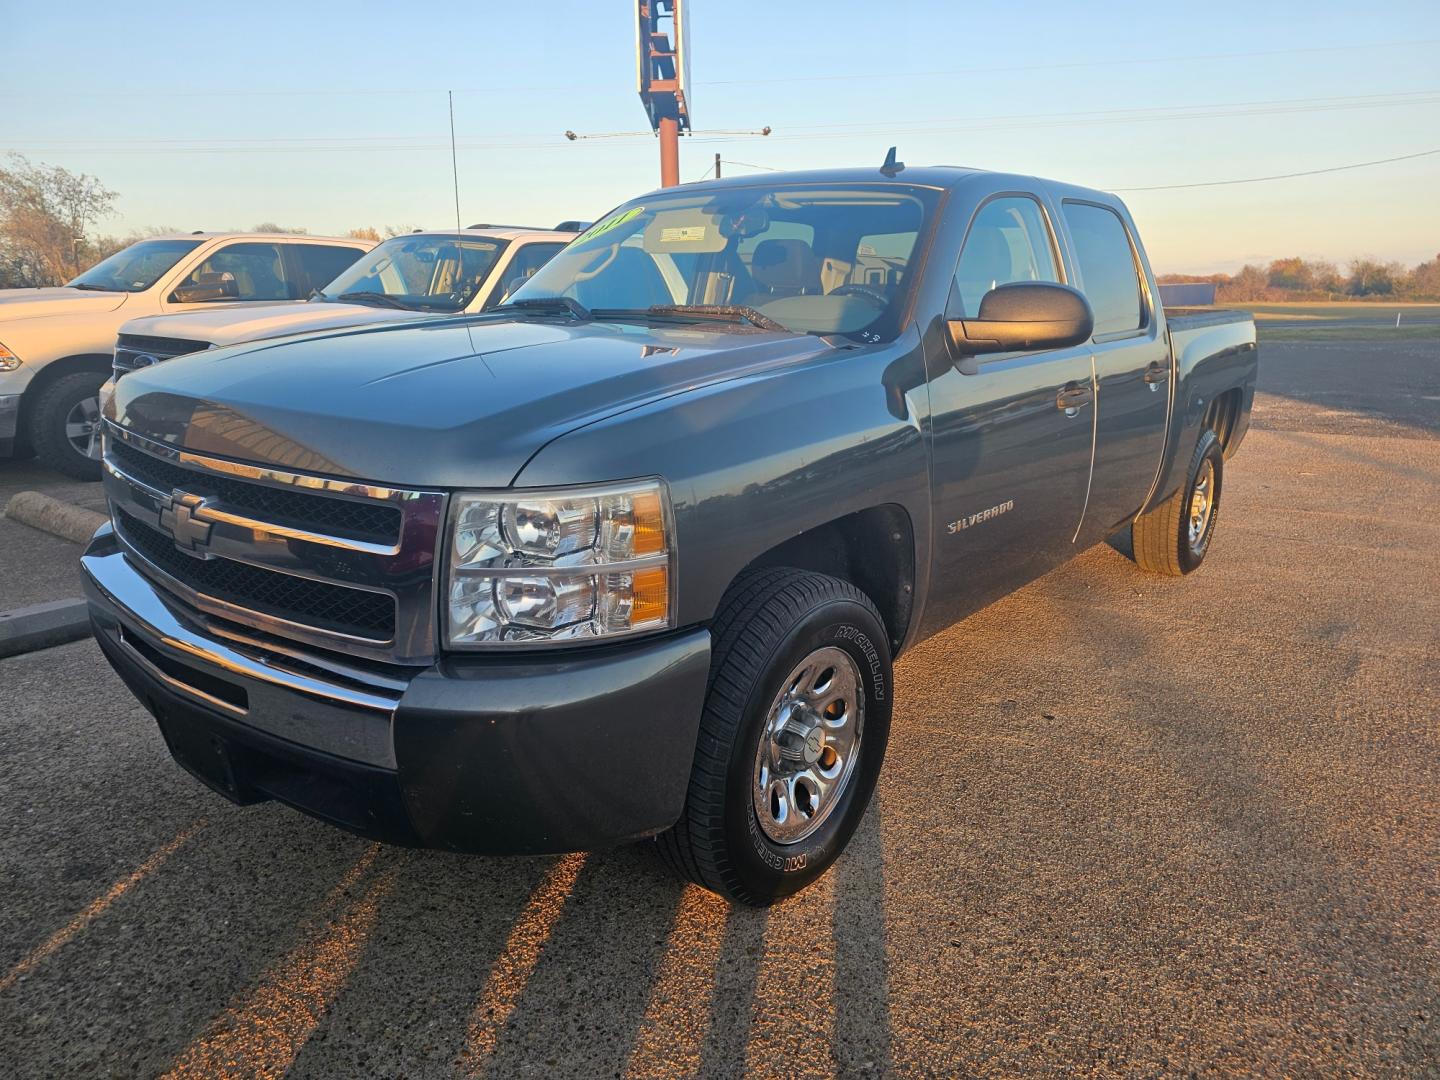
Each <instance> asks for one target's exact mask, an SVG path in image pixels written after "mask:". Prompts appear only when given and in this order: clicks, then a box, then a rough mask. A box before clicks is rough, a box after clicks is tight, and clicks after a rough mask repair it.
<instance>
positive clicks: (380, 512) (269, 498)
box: [110, 440, 401, 544]
mask: <svg viewBox="0 0 1440 1080" xmlns="http://www.w3.org/2000/svg"><path fill="white" fill-rule="evenodd" d="M110 453H111V455H112V456H113V458H114V460H115V464H117V465H118V466H120V468H121V469H122V470H123V471H124V472H126V473H128V474H129V475H130V476H133V477H134V478H135V479H137V480H139V481H141V482H142V483H146V484H149V485H150V486H151V487H153V488H157V489H159V490H160V491H165V492H169V491H171V490H173V489H175V488H180V489H181V490H187V489H194V488H196V485H197V483H198V484H199V485H200V486H201V487H203V488H204V490H205V492H206V493H213V494H214V495H215V496H216V497H217V498H218V499H219V500H220V501H221V502H223V503H224V504H225V506H226V507H227V508H229V509H232V510H235V511H237V512H239V513H244V514H248V515H249V516H251V517H256V518H260V519H263V520H265V521H270V522H274V523H276V524H281V525H293V526H295V527H297V528H303V529H311V530H313V531H316V532H323V533H334V534H335V535H337V536H343V537H348V538H350V539H354V540H369V541H373V542H375V543H381V544H395V543H399V541H400V520H401V514H400V509H399V507H396V506H391V505H389V504H388V503H381V502H371V501H365V502H361V501H359V500H351V499H343V498H336V497H334V496H331V495H311V494H309V493H307V492H303V491H286V490H285V489H284V488H273V487H262V486H260V485H258V484H252V483H249V482H247V481H245V480H232V479H230V478H229V477H225V476H205V477H204V478H203V481H201V480H200V478H198V477H197V476H196V474H195V473H194V472H193V471H192V470H190V469H186V468H184V467H182V466H180V465H174V464H171V463H170V462H168V461H166V460H165V459H164V458H158V457H155V456H154V455H153V454H147V453H145V452H144V451H143V450H136V449H135V448H134V447H132V446H130V445H128V444H127V443H123V442H120V441H118V440H116V441H114V442H112V443H111V445H110Z"/></svg>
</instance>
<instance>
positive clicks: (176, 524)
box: [160, 490, 210, 559]
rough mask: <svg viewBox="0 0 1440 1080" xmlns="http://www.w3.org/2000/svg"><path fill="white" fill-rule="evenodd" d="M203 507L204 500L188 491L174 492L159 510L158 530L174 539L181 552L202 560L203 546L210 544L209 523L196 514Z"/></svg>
mask: <svg viewBox="0 0 1440 1080" xmlns="http://www.w3.org/2000/svg"><path fill="white" fill-rule="evenodd" d="M204 507H205V498H204V496H202V495H196V494H194V493H193V492H189V491H179V490H177V491H174V492H172V493H171V495H170V498H169V500H168V501H167V502H166V504H165V505H163V506H162V507H161V508H160V528H162V529H164V530H165V531H166V532H168V533H169V534H170V535H171V536H173V537H174V538H175V546H176V547H178V548H179V549H180V550H181V551H184V552H188V553H189V554H191V555H196V556H199V557H200V558H202V559H204V558H207V557H208V552H207V551H206V550H205V546H206V545H207V544H208V543H209V542H210V522H208V521H204V520H202V519H201V518H200V517H199V516H198V514H199V513H200V511H201V510H202V509H204Z"/></svg>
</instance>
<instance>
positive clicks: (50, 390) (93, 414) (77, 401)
mask: <svg viewBox="0 0 1440 1080" xmlns="http://www.w3.org/2000/svg"><path fill="white" fill-rule="evenodd" d="M106 378H107V376H106V374H105V373H104V372H100V371H76V372H72V373H71V374H69V375H62V376H61V377H60V378H58V379H56V380H55V381H54V382H53V383H51V384H50V385H49V386H47V387H46V388H45V389H44V390H43V391H42V392H41V394H40V397H39V398H38V399H37V400H36V402H35V411H34V413H33V414H32V415H31V422H30V442H31V445H32V446H34V448H35V456H36V457H37V458H38V459H39V460H40V462H41V464H44V465H48V466H50V468H52V469H55V470H56V471H57V472H62V473H64V474H65V475H66V476H73V477H74V478H75V479H76V480H99V479H100V462H99V460H98V456H97V455H96V453H95V448H96V446H97V445H98V440H99V435H100V387H101V386H102V385H103V384H104V382H105V379H106Z"/></svg>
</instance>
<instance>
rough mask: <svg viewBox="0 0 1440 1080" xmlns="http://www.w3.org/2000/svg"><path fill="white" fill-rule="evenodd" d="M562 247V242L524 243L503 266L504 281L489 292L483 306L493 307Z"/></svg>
mask: <svg viewBox="0 0 1440 1080" xmlns="http://www.w3.org/2000/svg"><path fill="white" fill-rule="evenodd" d="M564 247H565V245H564V244H526V245H525V246H524V247H522V248H521V249H520V250H519V251H517V252H516V253H515V257H514V258H513V259H511V260H510V265H509V266H507V267H505V270H504V274H505V281H504V282H503V284H502V285H501V287H500V288H499V289H497V290H495V291H494V292H492V293H491V294H490V298H489V299H488V300H486V301H485V306H486V307H494V306H495V305H496V304H498V303H500V301H501V300H503V299H504V298H505V297H507V296H509V295H510V294H511V293H513V292H514V291H515V290H516V289H518V288H520V286H521V285H524V284H525V282H527V281H529V280H530V279H531V278H532V277H534V276H535V271H537V270H539V269H540V268H541V267H542V266H544V265H545V264H546V263H547V262H549V261H550V260H551V259H553V258H554V257H555V256H556V254H557V253H558V252H560V251H561V250H562V249H563V248H564Z"/></svg>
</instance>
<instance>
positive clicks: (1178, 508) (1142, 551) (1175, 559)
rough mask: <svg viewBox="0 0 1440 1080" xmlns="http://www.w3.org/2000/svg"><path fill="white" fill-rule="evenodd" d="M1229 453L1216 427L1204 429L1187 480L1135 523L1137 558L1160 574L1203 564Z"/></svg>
mask: <svg viewBox="0 0 1440 1080" xmlns="http://www.w3.org/2000/svg"><path fill="white" fill-rule="evenodd" d="M1224 477H1225V453H1224V449H1223V448H1222V447H1221V445H1220V440H1219V438H1217V437H1216V435H1215V432H1213V431H1211V430H1209V429H1208V428H1207V429H1206V430H1205V431H1203V432H1202V433H1201V435H1200V441H1199V442H1198V443H1196V445H1195V453H1194V454H1192V455H1191V457H1190V469H1189V472H1188V473H1187V474H1186V480H1185V484H1184V485H1183V486H1182V487H1181V488H1180V490H1179V491H1177V492H1175V494H1174V495H1172V496H1170V498H1168V499H1166V500H1165V502H1163V503H1161V504H1160V505H1159V506H1157V507H1156V508H1155V509H1154V510H1151V511H1150V512H1149V513H1146V514H1144V515H1142V516H1140V517H1138V518H1136V519H1135V522H1134V524H1132V525H1131V526H1130V536H1131V539H1132V541H1133V543H1134V550H1135V562H1136V563H1137V564H1138V565H1139V566H1140V567H1141V568H1142V569H1145V570H1149V571H1151V572H1152V573H1156V574H1169V575H1172V576H1175V577H1178V576H1180V575H1182V574H1189V573H1192V572H1194V571H1195V570H1198V569H1200V564H1201V563H1203V562H1204V561H1205V555H1206V553H1207V552H1208V551H1209V550H1210V541H1211V539H1212V538H1213V537H1214V535H1215V523H1216V521H1217V520H1218V519H1219V516H1220V491H1221V484H1222V482H1223V480H1224Z"/></svg>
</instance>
